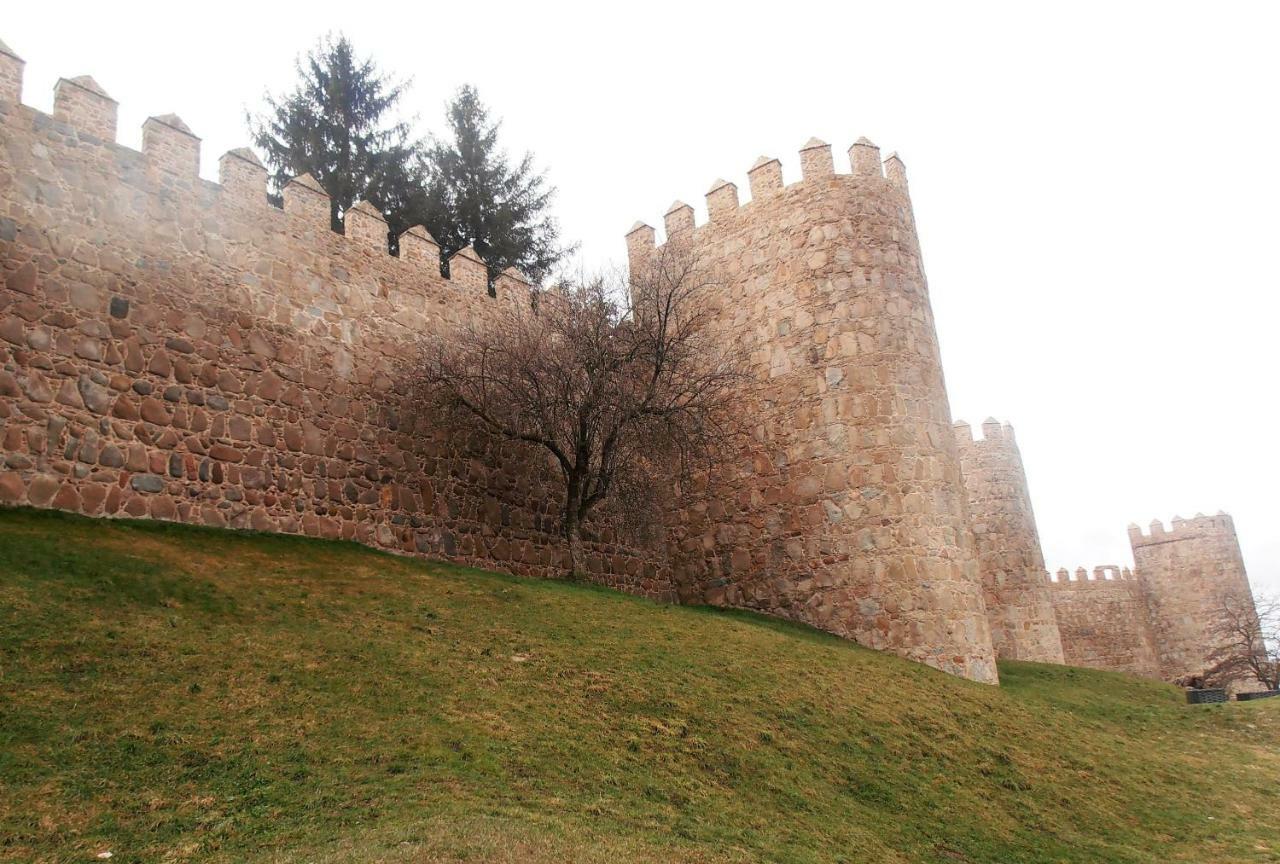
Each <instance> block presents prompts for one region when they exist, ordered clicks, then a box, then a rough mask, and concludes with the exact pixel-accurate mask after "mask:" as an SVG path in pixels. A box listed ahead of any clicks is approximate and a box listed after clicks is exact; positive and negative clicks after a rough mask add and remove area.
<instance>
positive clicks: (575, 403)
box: [412, 244, 742, 575]
mask: <svg viewBox="0 0 1280 864" xmlns="http://www.w3.org/2000/svg"><path fill="white" fill-rule="evenodd" d="M667 245H668V246H671V245H672V244H667ZM715 288H716V284H715V283H714V282H713V281H712V280H711V279H710V278H709V277H708V275H707V274H706V273H705V272H703V271H702V270H700V269H699V268H698V267H697V266H695V264H694V262H693V261H692V259H691V258H690V257H689V256H688V255H686V254H684V253H682V252H680V251H679V250H677V249H675V248H674V247H673V248H671V249H669V250H665V251H662V252H660V253H658V255H657V256H656V257H655V259H654V260H653V262H652V264H651V266H647V267H644V268H643V269H642V271H641V272H636V273H631V274H630V278H629V280H623V279H622V278H620V277H615V276H596V277H592V278H589V279H585V280H582V281H581V282H579V283H576V284H571V285H565V286H560V287H558V288H555V289H551V290H549V291H546V292H542V293H541V294H540V295H538V296H539V300H538V303H537V304H536V306H534V307H532V308H527V309H526V308H516V309H512V310H510V311H509V312H506V313H503V314H501V315H499V316H498V317H496V318H495V319H494V320H489V321H485V322H483V323H482V324H477V325H473V326H469V327H465V328H463V329H462V330H461V331H460V332H457V333H455V334H452V335H451V336H448V337H446V338H445V339H443V340H440V341H435V342H434V343H433V344H431V345H429V346H428V347H427V348H426V349H425V350H424V351H423V354H422V359H421V362H420V363H419V365H418V366H417V368H416V369H414V370H413V372H412V380H413V385H414V390H415V395H416V396H417V397H419V398H420V399H421V400H422V401H423V402H424V403H426V404H431V405H433V406H436V407H438V408H442V409H445V412H446V413H444V414H443V415H442V416H452V417H453V418H454V420H455V421H463V422H466V423H470V424H478V425H480V426H481V427H483V428H484V429H486V430H488V431H489V432H490V433H492V434H494V435H497V436H500V437H501V438H504V439H508V440H512V441H522V442H526V443H528V444H531V445H534V446H535V447H539V448H542V449H544V450H545V451H547V452H549V453H550V455H551V457H552V459H553V460H554V463H555V464H556V465H557V466H558V467H559V469H560V471H559V473H560V478H561V479H562V481H563V495H564V500H563V509H562V519H561V531H562V533H563V535H564V537H565V540H566V541H567V543H568V548H569V562H570V572H571V574H573V575H577V574H578V573H579V570H580V568H581V566H582V526H583V522H584V521H585V520H586V519H587V517H588V515H589V514H590V513H592V511H593V510H595V508H596V507H597V506H598V505H600V504H601V503H602V502H604V501H606V500H613V501H615V502H616V504H617V509H620V510H621V511H622V512H624V513H625V512H627V511H631V512H635V510H636V508H641V507H645V506H648V507H652V506H653V504H654V496H653V495H652V494H650V493H648V492H646V491H645V490H650V489H652V488H653V487H654V486H655V485H657V484H659V483H662V482H665V481H667V480H668V479H673V478H681V477H688V476H689V475H690V473H691V472H695V471H699V470H702V469H705V468H708V467H710V466H711V465H712V464H713V463H714V462H715V461H716V460H717V459H718V457H719V456H720V455H721V454H722V453H724V452H727V450H726V448H727V447H729V446H731V442H732V441H733V439H735V438H736V437H737V434H738V433H737V431H736V430H737V428H738V427H737V425H736V421H735V414H736V413H737V414H740V412H735V411H734V410H733V408H734V405H733V394H734V392H735V384H736V383H737V382H738V380H739V379H740V378H741V377H742V376H741V373H740V372H739V371H738V368H737V365H736V363H735V362H734V361H733V360H732V359H731V358H730V357H729V356H727V355H726V354H725V353H723V352H722V351H721V350H720V348H719V346H718V343H717V340H715V339H714V338H713V334H712V333H711V332H710V330H709V325H710V320H711V311H710V310H711V308H712V304H713V303H714V293H715Z"/></svg>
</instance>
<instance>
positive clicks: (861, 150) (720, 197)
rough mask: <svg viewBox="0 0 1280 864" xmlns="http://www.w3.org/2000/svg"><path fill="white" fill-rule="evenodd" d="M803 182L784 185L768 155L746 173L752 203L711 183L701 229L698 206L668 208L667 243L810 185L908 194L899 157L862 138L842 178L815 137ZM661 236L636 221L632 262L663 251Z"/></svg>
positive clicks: (733, 187)
mask: <svg viewBox="0 0 1280 864" xmlns="http://www.w3.org/2000/svg"><path fill="white" fill-rule="evenodd" d="M799 155H800V179H799V180H796V181H793V182H792V183H790V184H787V183H785V182H784V181H783V175H782V163H781V162H779V161H778V160H777V159H775V158H773V157H769V156H761V157H760V158H759V159H757V160H756V162H755V164H753V165H752V166H751V168H750V169H748V171H747V182H748V186H749V188H750V190H751V198H750V200H748V201H746V202H740V201H739V199H738V186H737V184H735V183H732V182H730V181H728V180H724V179H719V180H716V181H715V183H713V184H712V186H711V188H710V189H709V190H707V193H706V206H707V216H708V221H707V222H705V223H702V224H701V225H699V224H697V222H696V219H695V216H694V210H693V207H691V206H690V205H688V204H686V203H684V202H683V201H676V202H675V203H674V204H672V205H671V206H670V207H668V208H667V211H666V213H665V214H664V215H663V230H664V233H665V239H664V241H663V242H664V243H665V242H668V241H670V240H672V239H678V238H683V239H689V238H692V237H694V236H695V235H696V234H698V233H699V232H700V231H702V229H704V228H706V227H707V226H708V225H716V224H719V223H721V222H726V221H729V220H732V219H735V218H737V217H738V216H739V214H741V213H744V212H747V211H749V210H750V209H751V208H753V207H756V208H758V207H759V206H761V205H762V204H763V203H764V202H766V201H769V200H771V199H773V198H776V197H778V196H779V195H782V194H783V193H785V192H789V191H791V190H794V189H797V188H799V187H802V186H804V185H805V184H813V183H830V182H877V183H885V184H887V185H889V186H891V187H894V188H897V189H899V190H901V192H902V193H903V194H904V195H905V194H906V193H907V173H906V166H905V165H904V164H903V162H902V159H900V158H899V157H898V155H897V154H896V153H892V154H890V155H889V156H888V157H886V158H885V159H884V160H883V161H882V160H881V159H880V148H879V147H877V146H876V145H875V144H872V143H871V142H870V141H868V140H867V139H866V138H859V139H858V140H857V141H856V142H854V144H853V145H852V146H851V147H850V148H849V150H848V158H849V166H850V171H849V172H848V173H837V172H836V170H835V162H834V159H833V158H832V154H831V145H830V144H828V143H826V142H825V141H822V140H819V139H818V138H810V139H809V141H808V142H806V143H805V145H804V146H803V147H801V148H800V151H799ZM660 245H663V244H659V243H658V242H657V234H656V232H655V231H654V229H653V227H652V226H650V225H648V224H647V223H645V222H637V223H636V224H635V225H633V226H632V228H631V230H630V231H628V232H627V246H628V249H629V250H630V252H631V255H632V260H633V261H634V260H635V256H636V255H637V254H639V253H645V252H651V251H652V250H654V249H656V248H657V247H658V246H660Z"/></svg>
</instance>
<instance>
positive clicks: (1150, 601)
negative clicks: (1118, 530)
mask: <svg viewBox="0 0 1280 864" xmlns="http://www.w3.org/2000/svg"><path fill="white" fill-rule="evenodd" d="M1129 543H1130V545H1131V546H1132V547H1133V562H1134V569H1135V570H1136V571H1137V573H1138V576H1139V578H1140V579H1141V580H1142V581H1143V582H1144V583H1145V587H1146V594H1147V609H1148V614H1149V616H1150V621H1151V629H1152V632H1153V633H1154V634H1155V637H1156V638H1155V643H1156V651H1157V655H1158V660H1159V665H1160V677H1161V678H1164V679H1165V680H1166V681H1172V680H1175V679H1177V678H1179V677H1181V676H1183V675H1188V674H1197V673H1200V672H1202V671H1204V669H1205V668H1206V667H1207V666H1208V665H1209V662H1208V660H1209V655H1210V654H1211V653H1212V652H1213V648H1214V646H1215V645H1217V644H1218V643H1219V642H1221V638H1220V637H1216V636H1215V634H1214V627H1215V624H1216V623H1217V620H1218V616H1219V609H1220V608H1221V598H1222V597H1223V595H1226V594H1232V595H1234V596H1238V597H1247V598H1249V601H1250V602H1252V600H1253V593H1252V592H1251V591H1250V589H1249V578H1248V576H1247V575H1246V574H1245V569H1244V559H1243V558H1242V557H1241V555H1240V544H1239V542H1238V541H1237V540H1236V529H1235V524H1234V523H1233V522H1232V520H1231V517H1230V516H1228V515H1227V514H1225V513H1222V512H1219V513H1218V515H1216V516H1204V515H1202V514H1196V516H1195V518H1194V519H1181V518H1179V517H1176V516H1175V517H1174V519H1173V527H1172V530H1171V531H1165V530H1164V525H1163V524H1162V523H1161V522H1160V520H1158V519H1157V520H1155V521H1153V522H1152V523H1151V533H1150V534H1149V535H1145V534H1143V533H1142V529H1141V528H1139V527H1138V526H1137V525H1130V526H1129Z"/></svg>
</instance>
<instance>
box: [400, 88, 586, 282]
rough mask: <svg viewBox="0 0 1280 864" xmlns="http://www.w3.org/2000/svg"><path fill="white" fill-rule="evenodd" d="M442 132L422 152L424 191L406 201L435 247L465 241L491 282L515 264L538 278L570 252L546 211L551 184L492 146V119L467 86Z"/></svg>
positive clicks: (452, 248) (524, 161)
mask: <svg viewBox="0 0 1280 864" xmlns="http://www.w3.org/2000/svg"><path fill="white" fill-rule="evenodd" d="M446 113H447V120H448V126H449V134H448V135H447V136H445V137H438V136H433V137H432V139H431V143H430V145H429V146H428V147H427V148H426V149H425V151H424V153H423V174H424V175H425V179H426V185H425V188H424V189H423V194H422V195H421V196H419V197H417V198H416V200H415V201H414V202H413V203H412V204H411V205H410V207H409V209H410V212H411V214H412V215H411V217H410V218H411V219H412V221H419V222H421V223H422V224H423V225H425V226H426V227H427V230H428V231H430V232H431V233H432V235H433V236H434V237H435V238H436V241H437V242H438V243H439V244H440V246H441V250H442V252H443V253H444V254H445V255H446V256H447V255H452V254H453V253H455V252H457V251H458V250H460V249H463V248H465V247H467V246H472V247H474V248H475V250H476V254H478V255H479V256H480V258H481V259H482V260H483V261H484V262H485V264H486V265H488V268H489V277H490V281H492V280H493V279H494V278H496V277H497V275H498V274H499V273H501V272H502V271H503V270H505V269H507V268H508V267H515V268H516V269H517V270H519V271H521V272H522V273H524V274H525V275H526V276H528V277H529V278H530V279H531V280H533V281H534V282H540V281H542V279H543V277H544V276H546V275H547V273H548V272H549V271H550V270H551V268H552V267H553V266H554V265H555V264H556V263H557V262H559V261H560V260H561V259H562V258H563V257H564V256H565V255H566V254H567V253H568V252H569V251H570V250H569V249H566V248H565V247H563V246H561V245H560V230H559V226H558V225H557V224H556V221H555V219H554V218H552V216H551V214H550V205H551V201H552V199H553V197H554V195H555V188H554V187H552V186H550V185H549V184H548V182H547V178H546V174H545V172H539V171H537V170H535V168H534V161H533V155H532V154H531V153H525V154H524V156H523V157H521V158H520V160H519V161H518V162H515V163H512V162H511V161H510V160H509V159H508V156H507V154H506V152H505V151H503V150H502V149H501V148H500V146H499V144H498V131H499V128H500V126H501V124H500V123H499V122H498V121H495V120H492V119H491V118H490V116H489V111H488V108H486V107H485V105H484V103H483V102H481V100H480V94H479V93H478V92H477V91H476V89H475V88H474V87H472V86H470V85H466V86H464V87H462V88H461V89H460V90H458V93H457V95H456V96H454V98H453V100H452V101H451V102H450V103H449V106H448V109H447V112H446Z"/></svg>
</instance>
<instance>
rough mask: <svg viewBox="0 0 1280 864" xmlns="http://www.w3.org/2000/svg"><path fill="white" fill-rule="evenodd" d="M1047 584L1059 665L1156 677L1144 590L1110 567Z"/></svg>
mask: <svg viewBox="0 0 1280 864" xmlns="http://www.w3.org/2000/svg"><path fill="white" fill-rule="evenodd" d="M1057 577H1058V578H1057V580H1056V581H1053V582H1049V581H1048V580H1046V585H1048V587H1049V590H1050V592H1051V593H1050V596H1051V597H1052V600H1053V604H1054V612H1055V616H1056V619H1057V622H1058V630H1059V632H1060V634H1061V636H1062V653H1063V659H1064V662H1066V663H1067V665H1069V666H1088V667H1090V668H1093V669H1110V670H1113V671H1116V672H1128V673H1130V674H1132V675H1141V676H1143V677H1145V678H1159V677H1160V665H1159V662H1158V660H1157V657H1156V648H1155V636H1154V634H1153V632H1152V630H1151V625H1150V622H1149V620H1148V617H1147V594H1146V590H1145V586H1144V585H1143V584H1142V583H1141V582H1140V581H1139V580H1137V579H1135V578H1134V576H1133V574H1132V573H1131V572H1129V571H1128V570H1124V571H1121V570H1120V568H1118V567H1116V566H1114V565H1106V566H1102V567H1097V568H1094V572H1093V576H1092V578H1090V576H1089V574H1088V572H1087V571H1086V570H1085V569H1084V568H1083V567H1080V568H1077V570H1076V572H1075V579H1074V580H1072V579H1071V578H1070V575H1069V574H1068V572H1067V571H1066V570H1065V569H1062V570H1059V571H1058V574H1057Z"/></svg>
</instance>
